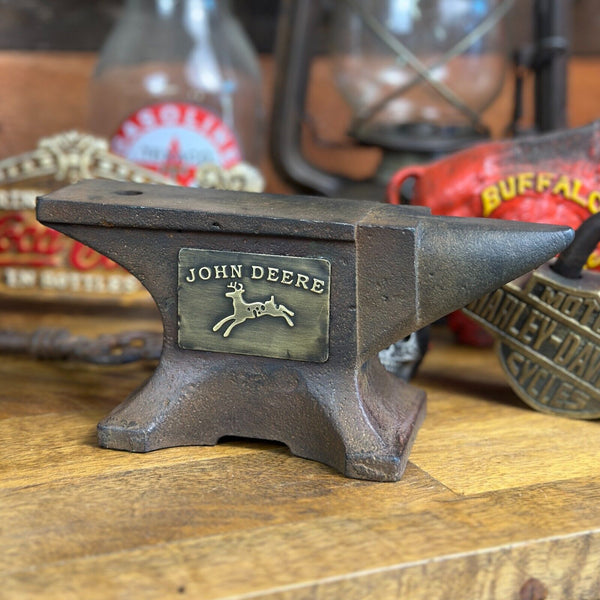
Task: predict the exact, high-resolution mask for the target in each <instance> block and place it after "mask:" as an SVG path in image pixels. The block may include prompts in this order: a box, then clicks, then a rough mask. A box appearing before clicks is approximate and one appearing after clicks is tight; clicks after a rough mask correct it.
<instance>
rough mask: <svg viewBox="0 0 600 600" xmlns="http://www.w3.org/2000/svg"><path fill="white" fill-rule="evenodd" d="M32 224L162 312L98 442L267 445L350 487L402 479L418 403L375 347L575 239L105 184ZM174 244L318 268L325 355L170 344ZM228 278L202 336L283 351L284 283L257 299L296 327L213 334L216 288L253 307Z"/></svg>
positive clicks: (50, 205)
mask: <svg viewBox="0 0 600 600" xmlns="http://www.w3.org/2000/svg"><path fill="white" fill-rule="evenodd" d="M38 218H39V219H40V221H42V222H43V223H45V224H47V225H49V226H51V227H53V228H56V229H58V230H59V231H62V232H63V233H66V234H67V235H70V236H72V237H74V238H75V239H78V240H80V241H83V242H85V243H86V244H89V245H90V246H91V247H93V248H95V249H97V250H99V251H101V252H103V253H104V254H106V255H107V256H109V257H110V258H112V259H113V260H116V261H117V262H119V263H120V264H122V265H123V266H124V267H125V268H127V269H128V270H129V271H130V272H131V273H133V274H134V275H135V276H136V277H137V278H138V279H139V280H140V281H141V282H142V283H143V284H144V286H146V288H147V289H148V290H149V291H150V293H151V294H152V296H153V297H154V300H155V301H156V303H157V306H158V308H159V310H160V312H161V315H162V319H163V326H164V342H163V352H162V356H161V360H160V363H159V365H158V367H157V369H156V371H155V373H154V374H153V376H152V377H151V379H150V380H149V381H148V382H147V383H146V384H145V386H143V387H142V388H141V389H139V390H137V391H136V392H134V393H133V394H132V395H131V396H130V397H129V398H128V399H127V401H126V402H124V403H123V404H121V405H120V406H119V407H117V409H115V410H114V411H113V413H111V414H110V415H109V416H108V417H107V418H106V419H104V420H103V421H102V422H101V423H100V425H99V428H98V431H99V442H100V444H101V445H102V446H106V447H109V448H116V449H125V450H130V451H135V452H146V451H150V450H155V449H157V448H164V447H168V446H176V445H192V444H202V445H212V444H216V443H217V442H218V441H219V439H220V438H222V437H223V436H228V435H236V436H244V437H251V438H262V439H273V440H278V441H281V442H283V443H285V444H287V445H288V446H289V448H290V450H291V451H292V452H293V453H294V454H297V455H298V456H302V457H305V458H310V459H314V460H318V461H321V462H324V463H326V464H328V465H330V466H332V467H334V468H336V469H338V470H339V471H341V472H342V473H344V474H345V475H347V476H349V477H357V478H363V479H371V480H379V481H395V480H397V479H399V478H400V477H401V475H402V473H403V471H404V467H405V465H406V462H407V460H408V453H409V451H410V447H411V445H412V443H413V441H414V438H415V435H416V432H417V429H418V427H419V425H420V424H421V421H422V419H423V418H424V415H425V395H424V393H423V392H422V391H420V390H418V389H416V388H414V387H412V386H410V385H408V384H406V383H405V382H403V381H401V380H400V379H398V378H397V377H395V376H393V375H391V374H390V373H388V372H386V371H385V369H384V368H383V367H382V366H381V364H380V362H379V360H378V357H377V354H378V352H379V351H380V350H381V349H383V348H385V347H387V346H389V345H390V344H391V343H392V342H394V341H396V340H398V339H402V338H404V337H406V336H407V335H409V334H410V333H412V332H413V331H415V330H417V329H419V328H421V327H423V326H424V325H426V324H428V323H430V322H432V321H433V320H435V319H437V318H439V317H440V316H442V315H444V314H446V313H448V312H449V311H451V310H454V309H456V308H458V307H461V306H464V305H465V304H467V303H468V302H470V301H472V300H473V299H475V298H477V297H479V296H481V295H482V294H484V293H486V292H489V291H491V290H493V289H495V288H497V287H498V286H500V285H501V284H503V283H505V282H506V281H509V280H512V279H514V278H515V277H517V276H518V275H520V274H523V273H525V272H527V271H529V270H531V269H532V268H534V267H535V266H537V265H539V264H541V263H542V262H544V261H545V260H547V259H548V258H549V257H551V256H553V255H555V254H556V253H557V252H559V251H560V250H562V249H563V248H564V247H566V246H567V245H568V243H569V242H570V241H571V237H572V232H571V230H569V229H568V228H565V227H558V226H544V225H532V224H522V223H514V222H506V221H504V222H502V221H491V220H484V219H456V218H450V217H444V218H440V217H432V216H430V215H429V214H428V212H427V211H426V210H424V209H422V208H412V207H395V206H389V205H383V204H374V203H365V202H358V201H340V200H331V199H320V198H310V197H297V196H296V197H281V196H269V195H265V194H260V195H258V194H244V193H235V192H219V191H214V190H190V189H184V188H175V187H168V186H147V185H140V184H134V185H129V184H118V183H115V182H109V181H102V182H101V181H88V182H82V183H80V184H76V185H74V186H70V187H68V188H65V189H63V190H59V191H57V192H54V193H52V194H49V195H47V196H45V197H42V198H40V199H39V201H38ZM182 249H195V250H209V251H211V252H215V251H216V252H228V253H230V252H235V253H243V254H250V255H268V256H270V257H271V258H272V260H273V261H275V262H274V263H273V264H272V265H271V266H272V267H273V268H279V269H280V272H279V273H280V278H281V274H282V273H283V270H288V271H293V268H290V265H291V264H295V263H290V262H287V261H284V260H282V261H281V264H280V265H279V266H273V265H276V263H277V261H279V260H280V259H279V258H277V257H288V258H293V259H307V260H309V261H313V260H318V261H326V262H328V263H329V264H330V266H331V273H330V279H329V281H328V286H327V289H328V291H329V314H328V319H329V336H328V343H327V346H328V351H327V360H326V361H325V362H313V361H302V360H295V359H285V358H273V357H266V356H262V355H261V352H260V351H257V352H256V353H255V354H256V355H253V354H252V353H250V352H249V353H248V354H247V355H240V354H237V353H234V352H235V348H234V347H233V346H232V347H228V346H226V345H225V346H223V347H222V350H220V351H206V350H195V349H188V348H184V347H182V345H181V344H180V342H179V340H180V334H181V320H180V318H179V317H181V310H182V305H181V302H180V296H179V292H180V290H179V289H178V287H179V270H180V258H179V257H180V252H181V250H182ZM250 262H252V261H250ZM234 263H235V264H237V263H236V261H234ZM225 264H227V261H225ZM242 265H243V263H242ZM186 266H188V265H186ZM197 274H198V271H196V275H197ZM239 274H240V273H238V272H233V271H231V270H229V272H228V275H233V277H229V278H228V280H227V282H226V283H225V286H224V287H219V289H218V291H217V290H216V288H215V292H214V293H215V297H214V298H213V299H212V300H211V297H210V296H207V297H204V296H203V297H202V301H201V302H200V304H196V305H195V306H196V307H198V306H204V307H205V308H206V310H208V311H211V310H212V306H211V305H212V303H213V302H214V304H215V305H218V306H220V307H222V308H220V309H219V311H217V312H219V315H217V314H215V315H211V318H210V319H207V320H206V326H205V327H204V331H203V334H202V335H203V336H205V337H206V338H207V339H208V338H212V339H219V340H220V342H223V341H231V342H233V340H234V336H235V335H236V334H237V332H238V330H239V332H242V331H244V330H245V331H247V332H250V331H252V335H254V336H256V339H259V338H260V337H261V336H268V335H270V334H269V331H268V330H267V329H263V327H266V326H269V327H274V326H277V327H278V328H280V329H281V332H283V335H284V336H286V337H287V341H286V343H287V344H289V345H290V347H292V346H293V345H294V342H295V337H294V336H295V335H296V332H297V331H298V330H297V329H296V323H299V319H300V317H302V318H303V319H309V318H310V316H307V315H306V314H305V313H304V315H303V311H302V304H301V303H296V301H295V300H294V301H293V304H294V305H293V307H292V306H289V307H288V306H287V304H288V300H287V299H286V300H285V301H280V300H279V295H280V293H281V290H282V289H283V288H285V285H282V284H281V280H279V281H274V282H271V285H270V286H268V287H265V288H264V289H261V290H260V294H257V299H258V300H260V299H263V300H265V298H264V296H268V297H270V296H271V295H273V296H274V303H275V305H279V306H280V305H281V304H283V305H285V306H286V307H287V308H288V309H289V310H290V311H292V312H294V313H296V310H297V311H298V314H294V316H293V317H292V316H291V315H288V317H290V319H291V320H292V322H293V323H294V327H292V326H290V325H289V323H287V321H286V319H285V318H280V319H275V318H268V317H265V318H255V319H254V320H252V321H246V322H244V323H243V324H240V325H239V326H236V327H235V328H233V329H232V330H231V331H230V335H229V336H228V337H227V338H225V337H224V335H223V328H222V327H216V325H217V324H218V320H219V319H218V318H216V317H217V316H218V317H219V318H220V319H224V318H226V317H227V314H226V311H225V310H224V306H225V305H224V304H223V294H224V292H225V290H227V289H229V288H227V286H228V285H231V286H232V287H231V293H232V295H233V292H235V291H236V290H239V289H240V288H239V286H240V285H241V286H243V287H244V290H248V297H247V299H248V300H250V299H251V298H250V295H249V292H250V289H251V284H252V277H251V271H250V275H249V272H248V271H247V269H246V270H244V269H243V268H242V272H241V275H242V276H241V277H238V275H239ZM273 277H275V276H274V275H273ZM290 277H291V276H290ZM190 278H191V275H190ZM317 278H318V279H322V277H318V276H317ZM294 281H296V280H294ZM294 285H295V284H294ZM319 286H320V284H318V286H317V289H319ZM323 288H324V284H323ZM240 291H241V290H240ZM307 293H310V292H307ZM258 296H260V298H258ZM266 299H268V298H266ZM252 300H256V298H254V297H253V298H252ZM231 302H232V303H233V301H232V300H231ZM289 303H290V305H291V304H292V299H290V300H289ZM187 306H188V305H187V304H186V303H185V302H184V303H183V311H184V312H186V311H187V310H188V308H186V307H187ZM190 306H191V305H190ZM323 306H324V305H323ZM230 308H232V306H230ZM194 310H196V309H194ZM178 311H179V317H178ZM186 316H189V315H186ZM213 317H214V318H215V320H214V321H213ZM195 335H197V334H195Z"/></svg>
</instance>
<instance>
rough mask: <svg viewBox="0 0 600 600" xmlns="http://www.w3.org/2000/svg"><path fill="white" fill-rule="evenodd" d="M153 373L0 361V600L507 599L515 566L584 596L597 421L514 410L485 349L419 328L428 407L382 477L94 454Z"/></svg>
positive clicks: (234, 449) (514, 592) (219, 450)
mask: <svg viewBox="0 0 600 600" xmlns="http://www.w3.org/2000/svg"><path fill="white" fill-rule="evenodd" d="M46 318H49V317H46ZM97 319H98V320H95V321H93V322H92V323H89V322H88V328H89V331H90V332H94V331H99V330H108V329H111V328H113V329H118V328H122V327H123V326H124V321H122V320H120V319H118V318H116V317H114V316H111V317H110V318H108V317H106V316H100V317H98V318H97ZM7 320H9V321H10V320H11V319H10V313H7V312H6V311H5V312H4V313H3V315H2V319H1V321H2V324H3V325H4V324H5V323H6V321H7ZM50 320H52V321H53V322H54V323H59V324H68V325H72V326H73V328H75V329H77V328H78V325H79V326H80V325H81V323H79V324H78V323H77V318H75V319H74V318H73V317H72V316H62V317H61V316H60V315H54V316H53V317H52V318H50ZM125 322H126V323H127V326H128V327H133V326H136V325H137V326H151V327H153V328H157V327H158V323H157V322H155V321H154V322H153V321H152V320H140V321H139V322H136V320H135V319H132V318H131V317H128V318H127V319H126V321H125ZM29 324H30V325H34V324H35V319H31V320H29ZM152 368H153V365H152V364H151V363H135V364H131V365H126V366H121V367H96V366H90V365H82V364H78V363H74V362H66V363H61V362H51V361H34V360H32V359H29V358H27V357H17V356H5V357H3V360H2V361H1V363H0V381H2V388H1V391H0V472H1V477H0V548H2V554H1V555H0V581H1V582H2V585H1V586H0V597H1V598H34V597H40V596H42V597H45V598H46V597H47V598H138V597H144V598H181V597H191V598H203V599H212V598H215V599H216V598H240V599H241V598H277V599H286V600H287V599H290V600H291V599H294V600H296V599H314V598H317V599H319V600H321V599H337V598H343V599H354V598H356V599H364V598H373V599H384V600H385V599H388V598H410V599H411V600H413V599H417V600H418V599H420V598H423V599H425V598H427V599H433V598H440V599H441V598H457V599H460V600H467V599H473V600H484V599H488V598H489V599H513V598H514V599H515V600H517V599H519V600H520V598H521V596H520V594H519V592H520V590H521V588H522V586H523V585H524V584H525V582H527V581H528V580H529V579H531V578H535V579H537V580H539V581H540V582H542V584H543V586H545V588H546V589H547V590H548V591H549V594H550V595H549V596H548V597H549V598H573V599H575V598H576V599H585V598H589V599H596V598H598V597H600V594H599V592H600V575H599V574H598V573H600V571H599V569H598V567H599V566H600V473H599V472H598V468H597V460H596V457H597V455H598V452H599V451H600V433H599V432H600V429H599V427H598V424H597V423H593V422H579V421H570V420H567V419H560V418H557V417H552V416H548V415H542V414H538V413H535V412H534V411H532V410H530V409H529V408H527V407H526V406H525V405H523V404H522V403H521V402H520V401H519V400H518V399H517V398H516V397H515V396H514V395H513V393H512V392H511V390H510V389H509V388H508V386H507V384H506V383H505V381H504V378H503V376H502V374H501V371H500V367H499V365H498V363H497V361H496V359H495V356H494V355H493V354H492V352H491V351H489V350H485V351H482V350H478V349H472V348H464V347H457V346H455V345H453V342H452V340H451V339H449V338H448V336H447V334H446V333H445V332H442V331H437V330H436V333H435V335H434V339H433V342H432V345H431V350H430V352H429V354H428V355H427V357H426V360H425V362H424V364H423V367H422V370H421V372H420V375H419V377H418V379H417V381H416V382H415V383H416V385H419V386H421V387H423V388H425V389H426V390H427V392H428V398H429V400H428V402H429V405H428V412H429V414H428V417H427V419H426V422H425V425H424V426H423V428H422V430H421V432H420V433H419V436H418V438H417V442H416V444H415V447H414V449H413V452H412V456H411V462H410V464H409V466H408V468H407V471H406V474H405V476H404V478H403V480H402V481H400V482H398V483H393V484H389V483H388V484H385V483H372V482H365V481H356V480H351V479H345V478H344V477H342V476H340V475H339V474H337V473H336V472H334V471H333V470H331V469H329V468H328V467H325V466H323V465H321V464H319V463H316V462H311V461H307V460H303V459H299V458H296V457H294V456H292V455H290V453H289V452H288V450H287V449H286V448H285V447H284V446H282V445H279V444H276V443H267V442H259V441H250V440H229V441H225V442H224V443H221V444H220V445H218V446H215V447H188V448H172V449H167V450H160V451H156V452H152V453H149V454H129V453H125V452H117V451H112V450H106V449H101V448H98V447H97V445H96V439H95V426H96V423H97V422H98V421H99V420H100V419H101V418H102V417H103V416H104V415H105V414H106V413H107V412H109V411H110V410H111V409H112V408H113V407H114V406H116V405H117V404H118V403H119V402H120V401H122V400H123V399H124V398H125V396H126V395H127V394H128V392H129V391H131V390H133V389H134V388H135V387H136V386H138V385H140V384H141V383H142V382H143V381H144V380H145V379H146V378H147V377H148V376H149V374H150V373H151V371H152Z"/></svg>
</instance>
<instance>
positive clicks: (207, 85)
mask: <svg viewBox="0 0 600 600" xmlns="http://www.w3.org/2000/svg"><path fill="white" fill-rule="evenodd" d="M261 94H262V88H261V75H260V67H259V64H258V57H257V56H256V52H255V51H254V49H253V47H252V44H251V42H250V40H249V39H248V37H247V34H246V33H245V31H244V29H243V28H242V27H241V25H240V23H239V22H238V20H237V19H236V18H235V17H234V16H233V14H232V13H231V12H230V9H229V1H228V0H219V1H215V0H179V1H174V0H127V1H126V3H125V10H124V12H123V14H122V15H121V17H120V19H119V20H118V22H117V24H116V25H115V27H114V28H113V29H112V30H111V32H110V34H109V36H108V37H107V39H106V41H105V43H104V44H103V45H102V49H101V51H100V55H99V59H98V63H97V65H96V68H95V69H94V74H93V78H92V85H91V88H90V122H89V123H90V129H91V130H92V131H93V132H94V133H97V134H99V135H102V136H104V137H106V138H108V139H109V140H110V148H111V150H112V151H113V152H115V153H116V154H118V155H120V156H123V157H125V158H128V159H129V160H132V161H134V162H136V163H138V164H140V165H142V166H144V167H146V168H149V169H152V170H155V171H158V172H161V173H163V174H165V175H168V176H170V177H172V178H173V179H176V180H177V181H178V182H179V183H180V184H181V185H197V178H196V171H197V168H198V166H199V165H203V164H207V163H208V164H213V165H217V166H219V167H221V168H222V169H224V170H229V169H231V168H233V167H234V166H236V165H237V164H239V163H240V162H242V161H244V162H248V163H252V164H254V165H258V164H259V162H260V154H261V150H262V148H263V145H264V144H263V140H262V135H261V134H262V130H263V127H262V125H263V107H262V99H261Z"/></svg>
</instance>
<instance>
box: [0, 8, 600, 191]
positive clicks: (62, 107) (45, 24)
mask: <svg viewBox="0 0 600 600" xmlns="http://www.w3.org/2000/svg"><path fill="white" fill-rule="evenodd" d="M318 3H319V4H321V3H322V4H323V6H324V8H325V10H323V11H322V14H321V15H320V17H319V21H318V23H317V24H316V26H315V29H314V31H313V32H311V41H312V42H313V44H314V48H315V50H316V53H317V57H316V60H314V61H313V64H312V65H311V70H310V85H309V86H308V92H307V102H306V112H307V114H309V115H310V116H311V120H310V132H309V131H308V130H307V127H306V126H304V127H303V131H302V136H301V142H302V148H303V152H304V153H305V154H306V156H307V157H308V158H309V159H310V161H311V162H312V163H314V164H316V165H318V166H319V167H321V168H322V169H325V170H327V171H331V172H337V173H340V174H342V175H345V176H347V177H348V178H353V179H361V178H366V177H370V176H372V175H373V173H374V172H375V170H376V168H377V165H378V163H379V162H380V160H381V150H380V149H378V148H373V147H362V146H360V147H356V146H354V145H353V146H351V147H350V146H347V142H348V139H347V137H346V131H347V130H348V125H349V123H350V120H351V118H352V113H351V110H350V108H349V107H348V105H347V103H346V102H345V101H344V99H343V97H342V96H341V94H340V92H339V91H338V90H337V88H336V87H335V85H334V73H333V68H332V63H331V61H330V60H329V58H328V57H327V56H326V55H325V54H324V51H325V50H328V49H329V46H330V44H329V42H330V35H329V34H328V32H329V31H330V27H331V21H332V12H331V10H329V11H328V10H327V8H329V9H331V8H332V6H333V5H334V4H335V3H333V2H331V1H329V2H328V1H326V0H322V2H318ZM123 6H124V2H123V1H122V0H89V1H87V2H85V3H83V2H78V1H77V0H53V1H52V2H45V1H43V0H26V1H24V0H2V1H0V85H2V89H3V90H10V93H3V95H2V98H0V157H7V156H11V155H15V154H19V153H21V152H25V151H27V150H29V149H31V148H33V147H35V146H36V144H37V140H38V139H39V138H40V137H43V136H47V135H52V134H54V133H57V132H59V131H64V130H67V129H71V128H76V129H80V130H82V129H84V128H85V126H86V124H87V122H88V117H87V106H88V86H89V82H90V76H91V72H92V69H93V66H94V64H95V61H96V59H97V54H96V52H97V51H98V50H99V48H100V46H101V44H102V41H103V40H104V39H105V38H106V36H107V34H108V32H109V31H110V29H111V27H112V26H113V25H114V23H115V21H116V19H117V18H118V16H119V14H121V11H122V10H123ZM231 8H232V12H233V13H234V14H235V15H237V16H238V17H239V19H240V20H241V22H242V23H243V25H244V26H245V28H246V30H247V31H248V34H249V36H250V38H251V40H252V42H253V44H254V45H255V47H256V48H257V49H258V50H259V51H260V53H261V71H262V74H263V100H264V101H265V104H266V105H267V107H269V105H270V104H271V90H272V83H273V59H272V51H273V48H274V40H275V28H276V22H277V18H278V14H279V10H280V2H279V0H253V1H252V2H244V1H243V0H231ZM532 28H533V24H532V1H531V0H523V1H522V0H519V1H518V2H516V3H515V5H514V7H513V9H512V11H511V16H510V20H509V21H508V25H507V29H508V32H509V33H510V39H509V47H510V48H512V49H514V48H517V47H522V46H523V45H524V44H525V43H527V42H528V41H530V40H531V37H532ZM599 28H600V12H599V11H598V10H597V3H596V2H595V0H573V1H572V30H573V31H576V32H577V35H572V36H571V38H572V45H571V49H572V55H573V58H572V59H571V60H570V61H569V65H570V66H569V88H568V92H569V93H568V96H569V97H571V98H572V97H573V94H576V95H577V111H576V112H575V111H572V113H571V114H570V115H569V123H570V125H571V126H578V125H583V124H585V123H588V122H589V121H591V120H593V119H595V118H598V116H599V112H600V111H599V109H598V106H599V105H600V102H599V97H598V95H599V93H598V92H597V91H596V85H597V84H596V80H597V79H598V78H597V77H596V73H597V65H596V64H595V56H596V55H597V54H598V53H600V38H599V37H598V36H597V31H598V30H599ZM599 87H600V84H599ZM523 88H524V90H523V92H524V102H523V115H522V118H521V124H522V126H523V127H528V126H530V125H531V124H532V122H533V110H532V88H533V82H532V81H530V80H526V81H525V82H524V86H523ZM32 90H34V91H35V93H32ZM513 98H514V82H513V81H512V78H511V77H507V78H506V79H505V83H504V85H503V87H502V91H501V93H500V95H499V96H498V98H497V99H496V101H495V102H494V103H493V104H492V105H491V106H490V107H489V108H488V109H487V110H486V111H484V113H483V115H482V120H483V122H484V124H485V125H486V126H487V127H488V128H489V129H490V131H491V133H492V136H493V137H498V136H499V135H501V134H502V133H503V130H504V128H505V126H506V123H508V122H509V121H510V118H511V114H512V106H513ZM263 137H264V140H265V141H266V132H264V133H263ZM324 140H325V141H324ZM261 170H262V171H263V173H264V174H265V175H266V179H267V189H268V190H269V191H272V192H285V191H290V189H291V188H290V186H289V185H288V184H286V183H285V182H284V181H283V180H282V178H281V177H279V176H278V175H277V174H276V173H274V171H273V168H272V165H271V163H270V161H269V160H268V159H266V158H264V159H263V161H262V165H261Z"/></svg>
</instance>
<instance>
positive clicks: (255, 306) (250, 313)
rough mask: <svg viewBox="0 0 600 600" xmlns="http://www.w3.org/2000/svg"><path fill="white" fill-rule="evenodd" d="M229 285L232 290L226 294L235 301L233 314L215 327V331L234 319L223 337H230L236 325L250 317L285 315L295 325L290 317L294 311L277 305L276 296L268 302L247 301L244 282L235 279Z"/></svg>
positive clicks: (287, 320) (289, 322)
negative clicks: (243, 296) (244, 295)
mask: <svg viewBox="0 0 600 600" xmlns="http://www.w3.org/2000/svg"><path fill="white" fill-rule="evenodd" d="M227 287H228V288H230V289H231V292H225V296H226V297H227V298H231V301H232V302H233V314H232V315H229V316H228V317H225V318H224V319H221V320H220V321H219V322H218V323H217V324H216V325H215V326H214V327H213V331H218V330H219V329H221V327H223V325H225V323H227V322H228V321H233V323H231V325H229V327H228V328H227V329H226V330H225V333H223V337H228V336H229V334H230V333H231V330H232V329H233V328H234V327H235V326H236V325H241V324H242V323H243V322H244V321H247V320H248V319H257V318H258V317H264V316H265V315H268V316H269V317H283V318H284V319H285V320H286V322H287V324H288V325H289V326H290V327H293V326H294V322H293V321H292V320H291V319H290V317H293V316H294V313H293V312H292V311H291V310H290V309H289V308H287V307H286V306H284V305H283V304H280V305H279V306H277V305H276V304H275V297H274V296H271V298H270V300H267V301H266V302H246V301H245V300H244V299H243V298H242V294H243V293H244V292H245V291H246V290H245V289H244V285H243V284H242V283H239V282H237V281H234V282H233V283H229V284H227Z"/></svg>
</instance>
